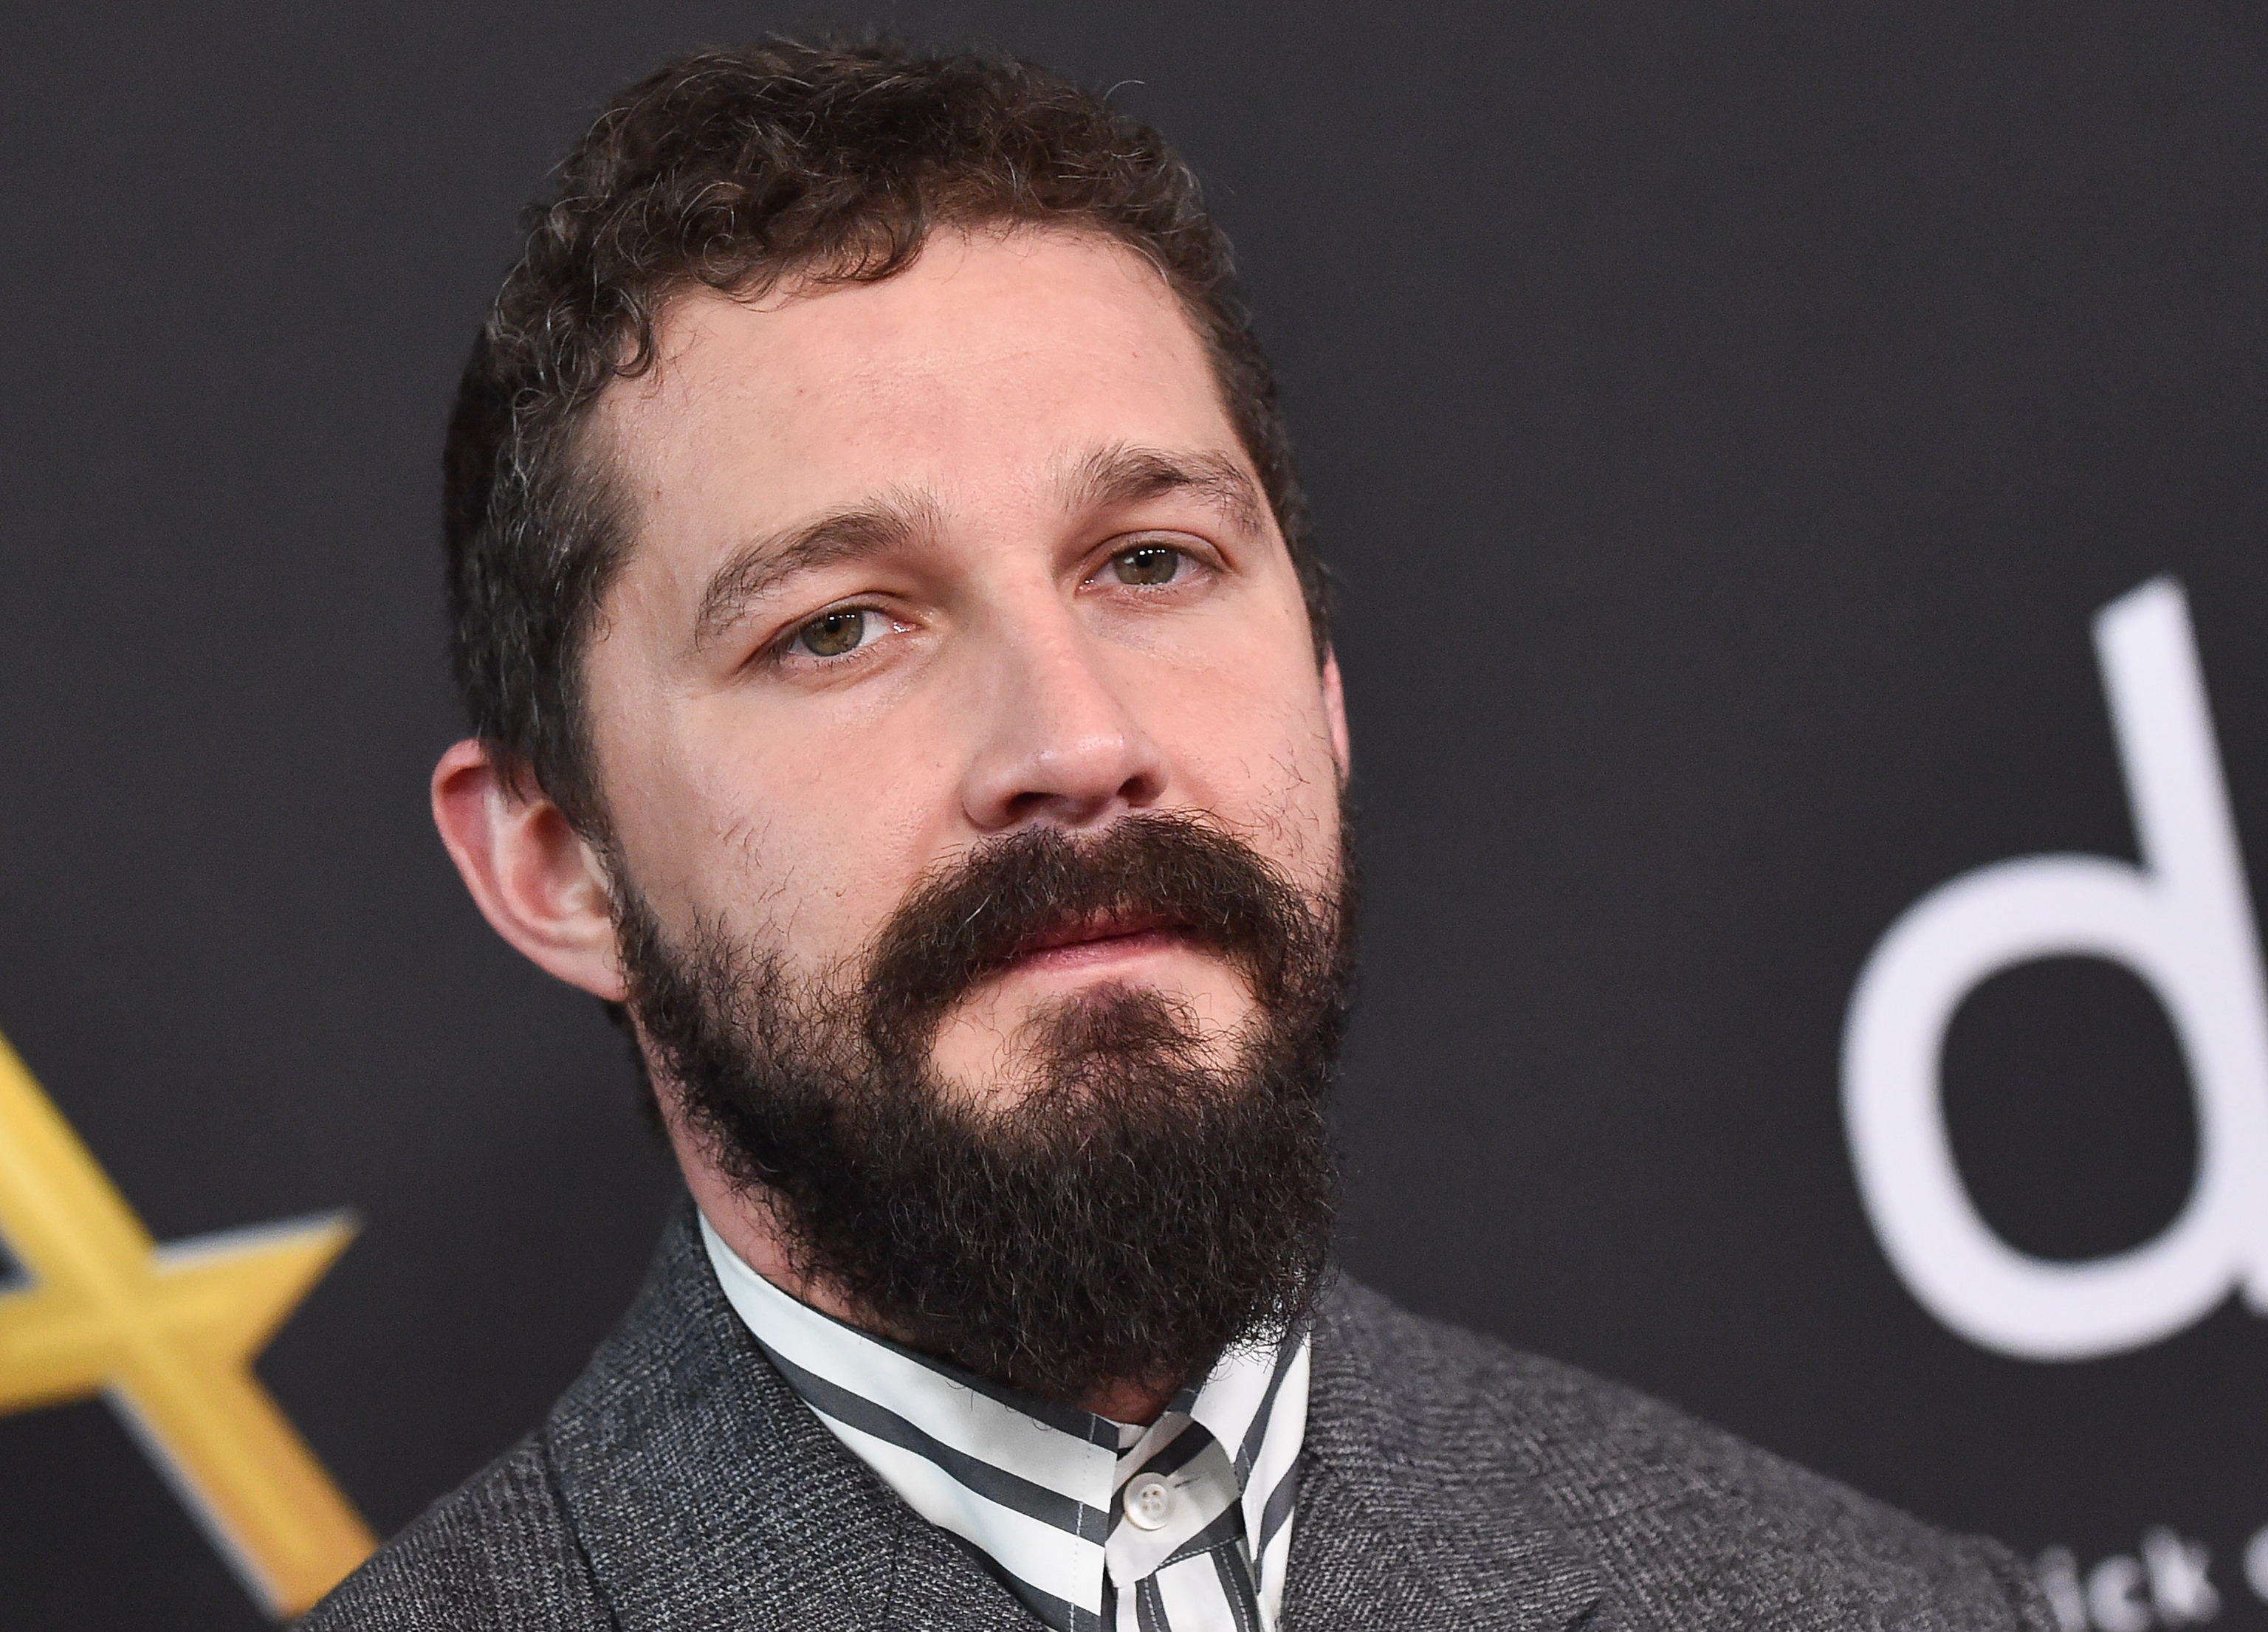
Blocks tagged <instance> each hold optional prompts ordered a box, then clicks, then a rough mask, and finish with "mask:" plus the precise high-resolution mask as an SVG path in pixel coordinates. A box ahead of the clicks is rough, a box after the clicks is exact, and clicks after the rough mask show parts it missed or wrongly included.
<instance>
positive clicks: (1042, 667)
mask: <svg viewBox="0 0 2268 1632" xmlns="http://www.w3.org/2000/svg"><path fill="white" fill-rule="evenodd" d="M661 341H662V343H661V353H660V362H659V366H657V367H656V368H655V369H653V370H652V371H651V372H649V373H648V374H647V375H645V376H644V377H643V378H641V379H638V380H636V381H634V382H629V383H627V384H626V385H624V386H618V387H616V388H615V391H614V392H612V393H610V394H609V396H608V399H607V400H606V401H604V403H603V404H602V408H601V414H600V427H599V429H600V434H601V436H602V437H603V439H604V441H605V443H606V445H607V448H608V452H609V453H610V455H611V456H612V457H613V459H615V466H616V474H617V480H618V482H620V484H621V487H622V492H623V493H624V495H625V496H626V497H627V498H628V501H629V508H630V518H631V526H632V529H633V533H634V539H635V542H634V545H633V548H632V549H631V551H630V557H629V560H628V562H627V564H626V566H625V567H624V569H623V570H622V574H621V576H620V577H619V579H618V580H617V582H616V584H615V587H614V589H613V590H612V592H610V595H609V598H608V603H607V606H606V608H605V615H604V616H603V618H602V619H601V621H600V627H599V629H598V630H597V633H596V636H595V638H594V639H593V643H592V645H591V647H590V650H589V653H588V657H587V665H588V667H587V686H586V695H587V698H588V706H589V709H590V722H591V733H592V739H593V744H594V746H595V749H596V754H597V760H598V766H599V773H600V786H601V789H602V790H603V792H604V796H605V798H606V801H607V805H608V812H609V815H610V818H611V823H612V828H613V837H614V840H615V846H616V854H617V857H618V859H619V862H620V864H622V866H623V867H625V868H626V870H627V871H628V873H629V875H630V882H631V883H633V884H634V886H636V888H637V892H638V893H639V894H640V895H641V896H642V897H643V899H644V902H645V903H646V905H647V907H648V908H650V909H651V910H652V913H653V915H655V917H656V919H657V920H658V927H659V929H661V930H662V931H663V932H664V933H666V934H667V935H669V936H670V937H673V938H678V937H689V936H690V935H692V934H694V933H695V932H696V930H703V929H706V930H709V931H711V932H714V933H720V934H722V935H724V936H725V937H728V938H729V939H731V940H732V941H733V942H734V943H736V944H739V945H745V946H748V947H753V948H756V949H760V950H761V951H762V952H764V953H765V954H766V955H768V956H770V957H774V958H777V959H778V960H779V962H780V964H781V965H782V967H784V968H786V969H789V970H792V971H804V972H806V973H808V974H814V975H816V974H820V973H822V972H826V971H830V970H839V969H845V968H851V967H856V965H857V960H858V959H859V957H860V956H861V954H862V953H863V952H864V951H865V949H866V948H867V947H868V946H869V945H870V943H871V942H872V941H873V938H874V937H875V935H876V933H877V931H878V930H880V929H881V928H882V927H883V926H884V924H885V923H886V921H887V920H888V919H889V918H890V916H891V915H892V914H893V913H894V912H895V911H896V910H897V909H898V908H900V907H901V906H902V904H904V903H905V902H906V901H907V900H908V898H909V896H910V895H911V894H912V893H914V892H915V890H916V889H917V886H919V885H920V884H921V883H922V882H923V881H924V879H925V878H931V877H933V876H934V875H936V874H937V873H939V872H940V871H943V870H946V869H947V868H949V867H950V866H951V865H952V864H954V863H955V862H956V861H957V860H959V859H960V858H961V857H963V856H967V855H968V853H969V852H970V851H971V850H972V849H976V848H978V847H981V846H982V845H983V844H984V842H986V841H988V840H993V839H998V838H1003V837H1007V836H1010V835H1013V834H1017V833H1019V832H1021V831H1024V830H1026V829H1028V828H1031V827H1035V826H1048V827H1055V828H1057V829H1060V830H1061V831H1063V832H1064V833H1065V834H1069V835H1071V836H1073V837H1079V836H1083V835H1089V834H1101V833H1103V832H1106V831H1107V830H1108V829H1109V827H1111V825H1112V824H1113V823H1115V822H1116V821H1117V820H1120V819H1122V818H1123V817H1125V816H1127V815H1130V814H1133V813H1137V812H1169V813H1176V814H1182V815H1188V816H1191V817H1194V818H1196V819H1197V820H1199V821H1201V822H1203V823H1204V824H1207V825H1210V826H1212V827H1218V828H1219V829H1221V830H1223V831H1225V832H1226V833H1227V834H1232V835H1233V836H1234V837H1236V838H1238V839H1241V840H1242V841H1243V842H1246V843H1247V844H1248V845H1249V846H1250V847H1251V848H1252V849H1254V850H1256V851H1257V852H1258V853H1259V854H1260V856H1263V857H1264V858H1265V859H1266V860H1267V861H1269V862H1270V863H1272V864H1274V865H1275V867H1276V868H1277V869H1278V870H1279V871H1280V872H1281V873H1282V874H1283V875H1284V876H1285V878H1286V879H1287V880H1288V881H1290V882H1291V883H1292V884H1293V885H1294V886H1297V887H1299V888H1300V890H1302V891H1304V892H1306V893H1309V894H1311V895H1314V896H1316V897H1318V898H1324V897H1328V896H1329V894H1330V893H1331V891H1332V888H1333V885H1334V878H1335V874H1336V871H1337V864H1338V856H1339V832H1338V798H1339V788H1340V783H1341V781H1342V778H1343V776H1344V765H1345V756H1346V749H1345V733H1344V722H1343V717H1342V715H1341V712H1340V709H1339V704H1338V699H1337V677H1336V673H1335V672H1333V671H1330V670H1328V669H1325V670H1322V671H1320V672H1319V670H1318V666H1317V664H1316V660H1315V655H1314V642H1313V637H1312V636H1311V633H1310V629H1309V625H1308V621H1307V613H1306V609H1305V606H1304V605H1303V602H1302V599H1301V595H1300V585H1299V583H1298V580H1297V577H1296V576H1295V574H1294V572H1293V570H1292V563H1291V561H1290V559H1289V556H1288V555H1287V554H1286V551H1285V546H1284V542H1283V540H1282V538H1281V536H1280V534H1279V533H1278V530H1277V528H1276V526H1275V524H1274V521H1273V519H1272V518H1271V517H1270V513H1269V511H1268V508H1267V505H1266V504H1265V502H1264V499H1263V496H1262V494H1261V491H1260V488H1259V484H1258V482H1257V480H1256V476H1255V474H1254V473H1253V471H1252V468H1251V466H1250V463H1249V461H1248V459H1247V458H1246V457H1245V455H1244V453H1243V452H1242V451H1241V448H1240V447H1239V445H1238V443H1237V439H1236V437H1235V434H1234V432H1233V429H1232V427H1231V425H1230V423H1229V421H1228V418H1227V416H1226V413H1225V412H1224V411H1223V409H1222V408H1221V405H1220V402H1219V398H1218V395H1217V393H1216V388H1215V386H1214V382H1213V379H1212V375H1211V370H1210V368H1209V366H1208V364H1207V362H1206V359H1205V356H1204V350H1203V348H1202V346H1201V343H1200V342H1199V341H1198V339H1197V334H1195V332H1194V331H1193V330H1192V328H1191V327H1190V325H1189V321H1188V320H1187V318H1186V317H1185V316H1184V315H1183V313H1182V310H1181V308H1180V306H1179V305H1178V303H1177V302H1176V301H1175V298H1173V296H1172V295H1171V294H1170V292H1169V291H1168V290H1167V288H1166V286H1165V284H1164V283H1163V282H1162V280H1161V279H1160V277H1159V276H1158V275H1157V274H1156V273H1155V272H1154V271H1153V270H1152V268H1149V267H1148V266H1147V265H1146V264H1145V263H1144V262H1143V261H1140V260H1139V259H1138V258H1137V257H1136V256H1134V255H1133V254H1130V253H1129V252H1128V251H1126V250H1124V249H1123V248H1122V247H1120V246H1116V245H1115V244H1111V243H1109V242H1108V241H1106V240H1101V239H1093V238H1085V237H1077V238H1075V237H1069V236H1064V235H1059V234H1033V233H1017V234H1014V235H1011V236H1005V237H995V236H990V235H980V236H976V237H974V238H968V237H961V236H958V235H940V236H939V238H937V239H933V240H932V243H931V244H930V246H928V248H927V249H926V250H925V252H924V254H923V255H922V256H921V258H920V260H919V261H917V263H916V264H915V265H914V267H913V268H911V269H909V270H908V271H906V272H905V273H903V274H902V275H900V276H896V277H894V278H891V279H889V280H887V281H885V282H883V283H877V284H867V285H854V286H851V287H847V288H840V289H833V290H826V291H824V292H818V293H802V294H792V295H791V296H790V297H788V298H772V299H768V300H765V301H762V302H760V303H756V304H743V303H740V302H737V301H734V300H731V299H728V298H724V297H722V296H718V295H714V294H711V293H708V292H705V291H704V292H702V293H698V294H695V295H690V296H688V297H686V298H683V299H681V301H679V302H678V303H677V304H676V305H674V307H673V309H672V310H671V312H670V313H669V315H668V319H667V320H666V323H665V325H664V327H663V331H662V336H661ZM1064 935H1065V937H1067V938H1066V939H1065V940H1064V944H1061V945H1042V946H1035V947H1032V948H1031V949H1029V950H1027V951H1026V952H1023V953H1022V954H1021V955H1020V956H1017V957H1016V958H1014V959H1013V960H1012V961H1010V962H1009V963H1008V964H1007V965H1006V966H1005V968H1003V969H1001V970H1000V971H999V972H998V973H997V974H994V975H992V976H991V977H990V978H989V979H988V980H986V981H983V983H982V984H981V985H980V986H979V987H978V988H977V989H976V990H975V991H974V992H972V993H971V994H970V995H969V996H968V997H967V998H965V999H964V1000H963V1001H961V1003H958V1004H957V1005H956V1006H955V1008H954V1011H952V1012H951V1013H950V1014H949V1015H948V1016H947V1017H946V1019H945V1021H944V1023H943V1024H942V1026H940V1027H939V1030H938V1032H937V1033H936V1042H935V1049H934V1058H933V1061H932V1065H933V1069H934V1071H935V1074H936V1076H937V1077H939V1079H941V1080H942V1081H944V1082H945V1083H946V1084H950V1085H952V1086H953V1087H954V1088H956V1089H959V1090H961V1091H962V1092H966V1093H968V1094H969V1095H971V1096H973V1097H976V1098H977V1099H998V1098H999V1097H1001V1096H1013V1095H1014V1094H1015V1093H1016V1092H1018V1090H1019V1088H1020V1086H1021V1084H1023V1082H1024V1080H1025V1079H1024V1075H1023V1071H1022V1069H1021V1068H1022V1067H1023V1065H1024V1064H1025V1063H1026V1062H1025V1061H1024V1059H1023V1058H1022V1056H1021V1052H1020V1048H1019V1044H1018V1038H1019V1036H1020V1033H1022V1032H1023V1030H1024V1027H1025V1024H1026V1022H1027V1020H1029V1019H1030V1018H1032V1017H1033V1016H1034V1015H1035V1014H1036V1013H1041V1012H1045V1011H1049V1010H1050V1009H1058V1008H1060V1007H1061V1004H1062V1002H1063V1000H1064V999H1066V998H1076V997H1077V996H1079V994H1081V993H1082V992H1086V991H1088V990H1092V989H1100V988H1103V987H1106V986H1108V987H1112V988H1120V989H1125V988H1131V989H1148V990H1151V991H1154V992H1155V993H1157V994H1158V995H1159V996H1162V997H1164V998H1166V999H1167V1000H1168V1001H1169V1002H1171V1003H1174V1004H1175V1007H1176V1009H1177V1011H1180V1012H1183V1013H1186V1014H1189V1015H1191V1016H1194V1017H1195V1019H1196V1021H1197V1026H1198V1027H1199V1029H1200V1033H1201V1034H1202V1035H1204V1036H1205V1037H1209V1038H1213V1039H1226V1038H1227V1037H1229V1036H1230V1035H1231V1034H1232V1033H1236V1032H1238V1031H1239V1030H1240V1029H1241V1028H1242V1027H1244V1026H1246V1025H1247V1024H1248V1022H1249V1020H1250V1019H1251V1018H1252V1011H1253V1006H1254V996H1253V993H1252V992H1251V990H1250V989H1249V988H1248V984H1247V981H1246V980H1245V979H1244V977H1243V976H1242V975H1241V974H1240V973H1239V972H1238V970H1237V968H1236V967H1235V966H1234V965H1233V962H1232V961H1230V960H1228V959H1224V958H1223V957H1221V956H1219V954H1218V953H1217V952H1213V951H1210V950H1207V949H1205V948H1204V947H1203V946H1201V945H1199V944H1198V943H1197V941H1196V940H1195V939H1192V938H1189V937H1184V936H1182V935H1179V934H1176V933H1175V932H1173V931H1172V930H1171V929H1170V927H1167V928H1164V929H1160V927H1158V926H1155V925H1147V924H1145V923H1141V922H1139V921H1117V922H1103V923H1087V924H1084V925H1080V926H1076V928H1067V929H1066V930H1064ZM1044 938H1049V939H1053V938H1055V937H1044Z"/></svg>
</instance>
